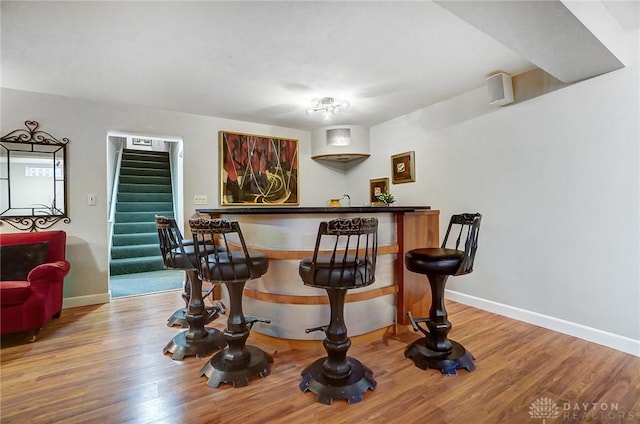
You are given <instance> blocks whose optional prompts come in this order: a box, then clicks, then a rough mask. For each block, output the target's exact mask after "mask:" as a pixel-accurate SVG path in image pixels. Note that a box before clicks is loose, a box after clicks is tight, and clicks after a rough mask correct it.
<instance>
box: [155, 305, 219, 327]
mask: <svg viewBox="0 0 640 424" xmlns="http://www.w3.org/2000/svg"><path fill="white" fill-rule="evenodd" d="M224 313H225V310H224V308H223V307H222V305H216V306H207V307H206V310H205V314H204V316H205V320H204V325H207V324H209V323H210V322H212V321H213V320H215V319H216V318H218V316H219V314H224ZM175 326H180V328H189V323H188V322H187V308H181V309H178V310H177V311H175V312H174V313H173V315H171V316H170V317H169V319H167V327H175Z"/></svg>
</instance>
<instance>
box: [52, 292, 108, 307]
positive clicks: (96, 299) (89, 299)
mask: <svg viewBox="0 0 640 424" xmlns="http://www.w3.org/2000/svg"><path fill="white" fill-rule="evenodd" d="M109 302H111V293H99V294H92V295H90V296H77V297H65V298H64V299H63V300H62V309H67V308H75V307H76V306H87V305H100V304H103V303H109Z"/></svg>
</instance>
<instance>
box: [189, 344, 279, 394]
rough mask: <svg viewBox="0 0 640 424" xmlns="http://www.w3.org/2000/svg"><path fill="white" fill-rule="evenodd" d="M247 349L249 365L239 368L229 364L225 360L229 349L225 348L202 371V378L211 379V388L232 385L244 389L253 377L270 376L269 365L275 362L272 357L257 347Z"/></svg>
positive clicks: (247, 347) (209, 384) (208, 383)
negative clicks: (226, 384) (226, 351)
mask: <svg viewBox="0 0 640 424" xmlns="http://www.w3.org/2000/svg"><path fill="white" fill-rule="evenodd" d="M245 348H246V349H247V350H248V351H249V354H250V358H249V363H248V364H247V365H243V366H242V367H240V368H239V367H238V366H237V365H236V366H233V365H230V364H229V363H227V362H226V361H225V360H224V354H225V350H226V349H228V348H225V349H223V350H221V351H220V352H218V353H216V354H215V355H214V356H213V358H211V359H210V360H209V362H207V365H205V366H204V367H203V368H202V369H201V370H200V377H202V376H207V377H208V378H209V380H208V381H207V385H208V386H210V387H218V386H219V385H220V383H232V384H233V387H244V386H247V385H248V384H249V379H251V378H252V377H256V376H260V377H262V378H264V377H266V376H268V375H269V374H270V373H271V370H270V368H269V364H270V363H271V362H273V358H272V357H271V355H269V354H268V353H266V352H264V351H263V350H262V349H259V348H257V347H255V346H245ZM234 368H236V369H234ZM238 368H239V369H238Z"/></svg>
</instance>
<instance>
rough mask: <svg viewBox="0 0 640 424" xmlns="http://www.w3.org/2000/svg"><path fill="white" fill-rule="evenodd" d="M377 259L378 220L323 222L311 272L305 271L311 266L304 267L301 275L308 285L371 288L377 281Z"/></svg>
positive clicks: (353, 219) (310, 264)
mask: <svg viewBox="0 0 640 424" xmlns="http://www.w3.org/2000/svg"><path fill="white" fill-rule="evenodd" d="M377 256H378V219H377V218H363V217H356V218H338V219H333V220H331V221H327V222H324V221H323V222H321V223H320V226H319V228H318V235H317V238H316V245H315V250H314V253H313V258H312V260H311V263H309V264H305V265H308V270H309V272H308V273H306V272H304V271H305V270H306V269H307V267H306V266H305V265H303V266H302V267H301V276H302V279H303V281H304V283H305V284H306V285H309V286H316V287H321V288H323V287H324V288H327V287H329V288H356V287H362V286H368V285H369V284H372V283H373V282H374V281H375V272H376V260H377ZM303 263H304V261H303ZM303 274H304V275H303Z"/></svg>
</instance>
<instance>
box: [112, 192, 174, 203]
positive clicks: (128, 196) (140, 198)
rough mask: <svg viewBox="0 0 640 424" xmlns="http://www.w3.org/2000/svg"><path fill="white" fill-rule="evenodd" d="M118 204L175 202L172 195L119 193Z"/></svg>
mask: <svg viewBox="0 0 640 424" xmlns="http://www.w3.org/2000/svg"><path fill="white" fill-rule="evenodd" d="M118 202H173V194H172V193H118Z"/></svg>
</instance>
